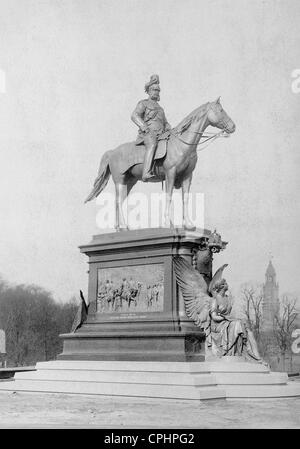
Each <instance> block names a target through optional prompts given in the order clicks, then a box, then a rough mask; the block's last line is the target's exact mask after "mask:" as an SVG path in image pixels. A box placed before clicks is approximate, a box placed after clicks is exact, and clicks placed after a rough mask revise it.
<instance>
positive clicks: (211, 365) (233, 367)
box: [204, 362, 270, 374]
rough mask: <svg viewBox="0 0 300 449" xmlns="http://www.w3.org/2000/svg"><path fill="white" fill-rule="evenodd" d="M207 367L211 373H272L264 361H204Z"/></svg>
mask: <svg viewBox="0 0 300 449" xmlns="http://www.w3.org/2000/svg"><path fill="white" fill-rule="evenodd" d="M204 363H205V365H206V369H208V371H209V372H211V373H266V374H268V373H270V369H269V368H268V367H267V366H265V365H263V364H262V363H250V362H244V363H240V362H237V363H228V362H204Z"/></svg>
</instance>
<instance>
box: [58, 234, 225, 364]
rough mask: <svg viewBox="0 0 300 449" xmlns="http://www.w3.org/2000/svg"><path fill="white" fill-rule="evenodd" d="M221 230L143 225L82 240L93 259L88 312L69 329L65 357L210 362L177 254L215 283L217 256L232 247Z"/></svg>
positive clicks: (65, 342) (61, 356)
mask: <svg viewBox="0 0 300 449" xmlns="http://www.w3.org/2000/svg"><path fill="white" fill-rule="evenodd" d="M215 235H217V234H212V233H211V232H210V231H208V230H197V231H195V232H187V231H185V230H183V229H143V230H139V231H126V232H119V233H115V232H114V233H110V234H101V235H96V236H94V237H93V240H92V241H91V242H90V243H89V244H87V245H83V246H81V247H80V249H81V252H83V253H84V254H86V255H87V256H88V258H89V290H88V302H89V304H90V305H89V313H88V318H87V321H86V322H85V323H84V324H83V325H82V327H81V328H79V329H78V330H77V331H76V332H75V333H73V334H64V335H61V338H62V339H63V341H64V347H63V353H62V354H60V355H59V357H58V359H60V360H119V361H121V360H136V361H198V362H199V361H203V360H204V334H203V333H202V332H201V331H200V330H199V329H198V328H197V327H196V326H195V325H194V323H193V322H192V321H190V320H189V319H188V318H187V317H186V315H185V312H184V303H183V300H182V298H181V294H180V293H179V291H178V288H177V285H176V279H175V274H174V272H173V257H174V256H176V255H181V256H183V257H185V258H186V259H187V260H188V261H189V262H190V263H191V264H192V265H193V266H195V267H196V268H197V269H198V270H199V271H200V272H202V274H203V275H204V277H205V279H206V280H207V282H209V281H210V279H211V276H212V273H211V271H212V254H213V252H217V251H219V250H220V249H221V248H222V245H223V246H224V245H225V244H223V243H222V242H221V243H220V241H219V242H215V240H214V236H215ZM122 285H123V288H122ZM126 292H128V294H127V295H126ZM130 292H131V293H130ZM132 292H133V293H132Z"/></svg>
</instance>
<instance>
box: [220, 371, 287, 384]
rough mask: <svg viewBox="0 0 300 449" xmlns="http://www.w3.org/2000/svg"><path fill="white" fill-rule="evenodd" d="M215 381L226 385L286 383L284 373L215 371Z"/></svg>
mask: <svg viewBox="0 0 300 449" xmlns="http://www.w3.org/2000/svg"><path fill="white" fill-rule="evenodd" d="M214 376H215V379H216V383H217V384H218V385H220V384H222V385H223V384H226V385H276V384H286V383H287V381H288V375H287V374H286V373H268V374H265V373H215V374H214Z"/></svg>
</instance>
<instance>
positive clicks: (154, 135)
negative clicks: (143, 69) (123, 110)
mask: <svg viewBox="0 0 300 449" xmlns="http://www.w3.org/2000/svg"><path fill="white" fill-rule="evenodd" d="M145 92H147V94H148V95H149V98H147V99H145V100H141V101H139V102H138V104H137V106H136V108H135V110H134V111H133V113H132V115H131V119H132V121H133V122H134V123H135V124H136V125H137V126H138V127H139V134H138V137H137V140H136V145H140V144H142V143H144V145H145V147H146V154H145V159H144V166H143V175H142V180H143V181H147V180H148V179H149V178H152V177H154V176H155V175H154V174H153V173H152V172H151V165H152V161H153V157H154V154H155V150H156V147H157V140H158V138H159V136H161V135H162V134H163V133H164V132H165V131H169V130H170V129H171V126H170V125H169V123H168V122H167V119H166V116H165V112H164V110H163V108H162V107H161V106H160V105H159V104H158V101H159V100H160V96H159V93H160V86H159V77H158V75H152V76H151V78H150V81H149V82H148V83H146V84H145Z"/></svg>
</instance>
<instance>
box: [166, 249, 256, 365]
mask: <svg viewBox="0 0 300 449" xmlns="http://www.w3.org/2000/svg"><path fill="white" fill-rule="evenodd" d="M173 262H174V269H175V274H176V279H177V283H178V285H179V288H180V290H181V292H182V296H183V299H184V304H185V311H186V315H187V317H188V318H190V319H191V320H193V321H194V323H195V325H196V326H198V327H200V328H202V329H204V331H205V336H206V355H207V356H209V355H212V356H213V357H223V356H243V357H244V358H246V359H247V360H251V361H256V362H261V363H263V361H262V359H261V357H260V355H259V352H258V348H257V344H256V341H255V338H254V335H253V333H252V331H251V330H250V329H249V326H248V324H247V323H246V322H244V321H243V320H241V319H236V318H234V317H232V316H231V310H232V303H231V300H230V297H229V295H228V284H227V282H226V280H225V279H224V278H223V277H222V276H223V271H224V269H225V268H226V267H227V266H228V264H224V265H222V267H221V268H219V269H218V270H217V271H216V273H215V274H214V276H213V278H212V280H211V282H210V284H209V286H207V284H206V282H205V280H204V278H203V276H202V275H201V274H200V273H199V272H198V271H197V270H196V269H195V268H193V267H192V266H191V265H190V264H189V263H188V262H187V261H186V260H185V259H184V258H183V257H180V256H179V257H175V258H174V259H173Z"/></svg>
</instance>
